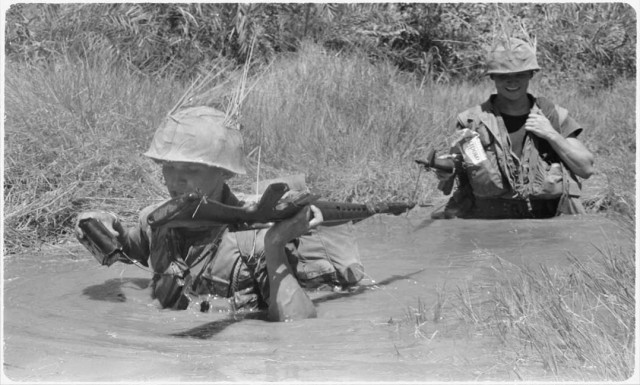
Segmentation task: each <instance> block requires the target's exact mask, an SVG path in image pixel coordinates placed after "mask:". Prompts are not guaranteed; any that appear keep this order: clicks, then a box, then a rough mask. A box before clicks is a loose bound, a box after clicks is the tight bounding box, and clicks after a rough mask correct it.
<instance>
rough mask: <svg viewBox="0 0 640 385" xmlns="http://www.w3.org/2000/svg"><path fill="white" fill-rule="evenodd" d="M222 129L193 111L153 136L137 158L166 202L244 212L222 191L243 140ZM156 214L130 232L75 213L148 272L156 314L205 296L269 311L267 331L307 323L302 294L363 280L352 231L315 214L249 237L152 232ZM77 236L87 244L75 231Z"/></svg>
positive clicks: (219, 122)
mask: <svg viewBox="0 0 640 385" xmlns="http://www.w3.org/2000/svg"><path fill="white" fill-rule="evenodd" d="M224 120H225V115H224V114H223V113H221V112H220V111H218V110H215V109H213V108H209V107H191V108H187V109H184V110H181V111H179V112H177V113H175V114H173V115H171V116H170V117H168V118H167V119H165V120H164V122H163V124H162V125H161V126H160V127H159V129H158V130H157V132H156V133H155V136H154V138H153V142H152V144H151V147H150V149H149V151H147V152H146V153H145V155H146V156H148V157H150V158H151V159H153V160H154V161H156V162H157V163H158V164H160V165H161V166H162V173H163V176H164V183H165V185H166V187H167V189H168V192H169V194H170V195H171V197H172V198H175V197H178V196H181V195H183V194H185V193H190V192H199V193H201V194H204V195H205V196H206V197H207V199H208V200H214V201H217V202H221V203H224V204H227V205H233V206H242V205H243V204H244V202H242V201H240V200H239V199H238V198H237V197H236V196H235V195H234V194H233V193H232V192H231V190H230V189H229V187H228V185H227V184H226V181H227V180H228V179H229V178H231V177H232V176H234V175H235V174H244V173H245V168H244V161H243V159H244V152H243V140H242V136H241V134H240V132H239V131H238V130H235V129H231V128H228V127H225V126H224ZM158 206H160V204H158V205H153V206H150V207H147V208H145V209H144V210H142V212H141V213H140V218H139V223H138V224H137V225H136V226H134V227H132V228H128V229H125V228H124V227H123V226H122V224H121V223H120V221H119V220H118V218H117V217H116V215H115V214H112V213H107V212H103V211H90V212H84V213H81V214H80V215H79V216H78V223H79V222H80V220H82V219H85V218H95V219H97V220H99V221H100V222H102V224H104V225H105V227H106V228H107V229H109V230H110V231H111V232H112V233H113V234H114V235H116V236H117V239H118V241H119V242H120V243H121V244H122V246H123V249H124V252H125V253H126V255H127V256H128V257H129V258H131V259H133V260H135V261H137V262H139V263H141V264H143V265H145V266H147V267H150V268H151V269H152V270H153V279H152V283H151V289H152V296H153V297H154V298H157V299H158V301H159V302H160V304H161V305H162V307H164V308H173V309H185V308H187V307H188V305H189V303H190V301H191V299H192V298H193V297H194V296H198V295H200V294H212V295H217V296H222V297H227V298H230V299H231V302H232V305H233V307H234V308H236V309H237V308H245V309H256V308H261V309H267V311H268V318H269V319H270V320H274V321H283V320H289V319H300V318H309V317H315V315H316V310H315V307H314V305H313V303H312V302H311V300H310V299H309V297H308V296H307V294H306V293H305V291H304V288H316V287H318V286H320V285H324V284H327V285H331V286H342V287H347V286H350V285H355V284H356V283H358V282H359V281H360V280H361V279H362V278H363V275H364V269H363V267H362V264H361V262H360V256H359V251H358V248H357V244H356V242H355V239H354V237H353V236H352V227H351V225H350V224H348V225H339V226H331V227H325V226H322V221H323V218H322V213H321V212H320V211H319V210H318V209H317V208H316V207H315V206H313V205H311V206H310V207H307V208H306V209H304V210H302V211H300V212H299V213H298V214H297V215H296V216H294V217H293V218H291V219H288V220H285V221H282V222H278V223H277V224H275V225H274V226H272V227H271V228H269V229H263V230H260V231H257V232H256V231H239V232H229V231H227V230H225V228H223V227H204V228H203V227H199V226H198V225H193V226H190V227H189V226H186V227H172V226H169V225H166V226H159V227H157V228H153V229H152V228H151V227H150V226H149V224H148V223H147V218H148V216H149V215H150V213H151V212H152V211H153V210H154V209H155V208H157V207H158ZM311 218H312V219H311ZM76 235H77V237H78V239H79V241H80V242H81V243H83V244H86V243H87V240H86V239H85V238H84V234H83V232H82V230H81V229H80V227H79V226H76ZM203 261H204V262H203ZM122 262H125V263H126V262H128V261H122ZM197 270H199V272H197Z"/></svg>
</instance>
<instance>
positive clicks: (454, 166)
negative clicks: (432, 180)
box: [415, 150, 464, 195]
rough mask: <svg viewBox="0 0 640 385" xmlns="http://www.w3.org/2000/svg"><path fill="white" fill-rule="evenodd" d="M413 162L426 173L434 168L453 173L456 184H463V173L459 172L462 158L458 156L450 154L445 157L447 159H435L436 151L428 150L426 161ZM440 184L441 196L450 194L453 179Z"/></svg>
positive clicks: (417, 160)
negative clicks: (455, 177)
mask: <svg viewBox="0 0 640 385" xmlns="http://www.w3.org/2000/svg"><path fill="white" fill-rule="evenodd" d="M415 162H416V163H418V164H419V165H421V166H423V167H424V168H425V169H427V171H428V170H431V169H432V168H435V169H436V170H441V171H444V172H448V173H455V174H456V175H457V178H458V183H460V184H462V183H464V182H463V180H462V178H463V176H462V174H463V173H461V172H459V171H460V170H461V169H462V156H461V155H460V154H450V155H447V157H436V151H435V150H430V151H429V152H428V153H427V160H421V159H416V160H415ZM441 183H443V184H442V187H439V188H441V189H442V192H443V194H444V195H449V194H451V190H452V189H453V179H452V180H451V181H450V182H441Z"/></svg>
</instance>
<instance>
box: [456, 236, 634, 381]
mask: <svg viewBox="0 0 640 385" xmlns="http://www.w3.org/2000/svg"><path fill="white" fill-rule="evenodd" d="M630 236H633V234H630ZM634 254H635V253H634V250H633V249H629V248H624V247H620V246H619V245H609V246H607V247H605V248H602V249H598V252H597V254H596V255H595V256H593V257H592V258H590V259H588V260H586V261H585V258H584V257H580V258H578V257H575V256H573V257H571V258H570V260H571V262H572V266H571V268H570V269H567V270H564V269H562V270H552V269H551V268H549V267H546V266H540V267H538V268H534V267H524V268H514V267H509V268H508V269H504V270H503V275H502V276H501V279H500V280H499V281H498V283H497V284H496V285H495V287H494V290H493V293H492V298H491V301H490V302H489V304H488V305H485V306H484V307H482V308H480V307H478V308H476V309H475V313H474V312H467V314H468V315H471V319H472V320H474V323H476V324H478V320H481V321H480V322H479V324H480V326H483V327H488V328H490V329H491V330H492V331H493V334H494V335H496V336H498V337H499V338H500V339H501V340H502V341H503V343H504V344H505V346H506V347H507V349H512V350H514V351H515V354H516V355H517V356H519V357H520V359H521V360H522V362H528V363H531V362H533V363H540V364H541V365H542V367H543V368H544V369H545V370H547V371H548V372H550V373H553V374H554V375H556V376H561V377H562V376H569V377H571V378H581V379H590V380H594V379H601V380H625V379H628V378H629V377H630V376H631V375H632V374H633V372H634V369H635V363H636V357H635V256H634ZM507 271H508V273H507ZM466 301H469V299H467V300H466ZM480 313H483V314H480Z"/></svg>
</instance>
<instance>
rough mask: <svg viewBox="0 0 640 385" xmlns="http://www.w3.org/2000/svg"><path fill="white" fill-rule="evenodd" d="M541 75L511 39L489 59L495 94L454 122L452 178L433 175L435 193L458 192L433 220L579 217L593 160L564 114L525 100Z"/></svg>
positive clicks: (541, 101) (526, 49)
mask: <svg viewBox="0 0 640 385" xmlns="http://www.w3.org/2000/svg"><path fill="white" fill-rule="evenodd" d="M539 70H540V67H539V66H538V62H537V59H536V51H535V47H534V46H533V45H531V44H529V43H528V42H525V41H523V40H520V39H516V38H510V39H506V40H503V41H501V42H500V43H498V44H496V45H495V46H494V47H493V48H492V49H491V50H490V52H489V53H488V56H487V72H486V73H487V74H488V75H489V77H490V78H491V80H493V82H494V84H495V88H496V93H495V94H493V95H491V96H490V97H489V99H488V100H486V101H485V102H484V103H482V104H480V105H477V106H475V107H472V108H470V109H468V110H466V111H464V112H462V113H460V114H459V115H458V116H457V140H455V143H454V145H453V146H452V148H451V154H452V157H454V158H456V159H459V160H460V163H459V164H461V167H458V168H457V172H455V173H453V172H443V171H436V174H437V176H438V179H439V180H440V183H439V186H438V187H439V189H440V190H442V191H444V192H445V193H446V194H448V193H449V192H450V191H451V190H452V187H453V184H454V179H455V178H454V175H456V174H457V175H458V182H459V183H458V188H457V189H456V191H455V192H454V193H453V195H452V197H451V198H450V200H449V202H448V203H447V205H446V206H445V207H444V208H443V209H442V210H436V211H434V213H432V217H434V218H454V217H460V218H485V219H500V218H548V217H553V216H556V215H560V214H580V213H584V208H583V207H582V204H581V202H580V200H579V197H580V194H581V181H580V179H579V178H584V179H587V178H589V177H590V176H591V174H593V160H594V158H593V155H592V154H591V152H589V150H588V149H587V148H586V147H585V146H584V145H583V144H582V142H581V141H580V140H579V139H578V136H579V135H580V134H581V133H582V131H583V127H582V126H580V125H579V124H578V123H577V122H576V121H575V120H574V119H573V118H572V117H571V116H570V115H569V113H568V111H567V110H566V109H564V108H562V107H560V106H558V105H556V104H554V103H553V102H551V101H549V100H548V99H546V98H544V97H535V96H533V95H531V94H530V93H528V87H529V81H530V80H531V78H532V77H533V76H534V74H535V73H536V72H537V71H539Z"/></svg>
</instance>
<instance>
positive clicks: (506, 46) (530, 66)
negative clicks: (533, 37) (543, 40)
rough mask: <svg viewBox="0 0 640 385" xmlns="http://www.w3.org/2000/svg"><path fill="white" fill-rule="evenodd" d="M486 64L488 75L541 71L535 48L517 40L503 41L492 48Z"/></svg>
mask: <svg viewBox="0 0 640 385" xmlns="http://www.w3.org/2000/svg"><path fill="white" fill-rule="evenodd" d="M486 64H487V72H486V74H487V75H490V74H508V73H516V72H524V71H538V70H540V66H538V60H537V59H536V49H535V47H534V46H533V45H531V44H529V43H527V42H525V41H523V40H520V39H516V38H510V39H508V40H501V41H500V42H499V43H498V44H496V45H494V46H493V47H491V49H490V50H489V52H488V54H487V60H486Z"/></svg>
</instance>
